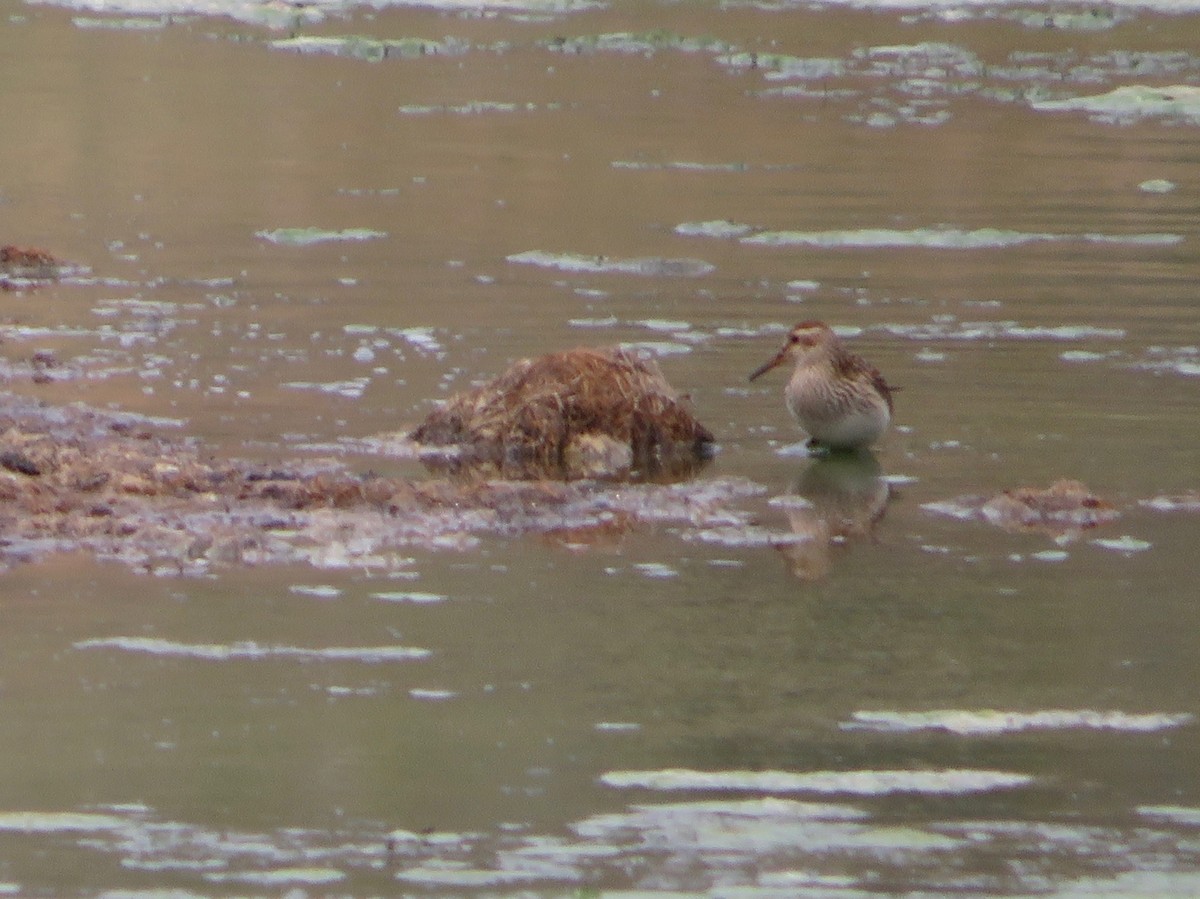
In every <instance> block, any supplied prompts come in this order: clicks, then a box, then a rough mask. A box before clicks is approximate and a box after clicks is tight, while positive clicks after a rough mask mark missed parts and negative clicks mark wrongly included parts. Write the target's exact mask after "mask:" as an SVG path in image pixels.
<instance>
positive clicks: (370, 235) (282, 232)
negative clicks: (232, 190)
mask: <svg viewBox="0 0 1200 899" xmlns="http://www.w3.org/2000/svg"><path fill="white" fill-rule="evenodd" d="M254 236H255V237H259V238H262V239H263V240H265V241H267V242H268V243H274V244H280V245H281V246H287V247H307V246H311V245H312V244H317V243H331V242H336V241H351V242H353V241H363V240H377V239H379V238H381V237H387V232H386V231H372V230H371V229H370V228H344V229H343V230H341V231H329V230H326V229H324V228H276V229H275V230H274V231H266V230H264V231H255V232H254Z"/></svg>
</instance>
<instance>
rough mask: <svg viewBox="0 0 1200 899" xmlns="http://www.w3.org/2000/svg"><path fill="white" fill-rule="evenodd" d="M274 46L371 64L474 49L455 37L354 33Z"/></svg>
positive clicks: (293, 40)
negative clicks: (380, 35) (383, 35)
mask: <svg viewBox="0 0 1200 899" xmlns="http://www.w3.org/2000/svg"><path fill="white" fill-rule="evenodd" d="M270 46H271V48H272V49H275V50H287V51H290V52H293V53H301V54H305V55H313V54H315V55H324V56H344V57H346V58H348V59H362V60H366V61H368V62H379V61H381V60H384V59H414V58H419V57H422V56H458V55H461V54H463V53H466V52H467V51H468V50H470V49H471V45H470V44H468V43H467V42H466V41H462V40H459V39H457V38H452V37H448V38H444V39H443V40H440V41H439V40H431V39H429V38H421V37H402V38H372V37H364V36H362V35H353V34H351V35H333V36H327V37H318V36H300V37H290V38H283V39H280V40H275V41H271V43H270Z"/></svg>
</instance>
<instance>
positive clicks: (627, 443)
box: [409, 348, 713, 479]
mask: <svg viewBox="0 0 1200 899" xmlns="http://www.w3.org/2000/svg"><path fill="white" fill-rule="evenodd" d="M409 436H410V438H411V439H412V440H414V441H416V442H417V443H421V444H424V445H426V446H428V447H443V448H444V447H450V448H452V450H453V451H452V453H450V454H447V453H445V452H441V453H431V454H429V455H428V457H426V460H427V462H429V463H430V464H432V465H434V467H449V468H452V469H455V468H468V469H472V468H478V467H481V466H482V467H485V468H486V467H491V468H495V469H496V470H497V471H498V472H499V473H500V474H502V475H503V476H505V477H520V478H538V477H561V478H567V479H571V478H577V477H589V476H592V477H595V476H600V477H614V476H620V475H623V474H628V473H629V472H630V471H631V470H636V471H639V472H642V473H650V474H657V473H661V472H664V471H667V472H672V471H675V470H676V469H678V468H680V467H687V466H688V465H690V466H692V467H694V466H695V465H696V464H697V463H698V462H699V461H701V460H703V459H704V458H705V457H706V455H707V449H708V448H709V447H710V446H711V444H712V441H713V435H712V432H711V431H709V430H708V428H706V427H704V425H702V424H700V422H699V421H697V420H696V417H695V416H694V415H693V414H692V412H691V410H690V409H689V408H688V407H687V404H686V403H685V402H684V400H683V399H682V398H681V397H680V396H679V395H678V394H677V393H676V392H675V391H674V390H673V389H672V388H671V385H670V384H669V383H667V379H666V378H665V377H664V376H663V374H662V371H661V370H660V369H659V367H658V364H657V363H656V362H654V360H653V359H650V358H646V357H643V356H641V355H639V354H636V353H634V352H632V351H629V350H624V349H621V348H604V349H590V348H579V349H574V350H568V351H566V352H561V353H551V354H549V355H546V356H539V357H538V358H536V359H522V360H520V361H519V362H516V363H514V364H513V365H512V366H511V367H510V368H509V369H508V370H507V371H505V372H504V373H503V374H501V375H500V376H498V377H496V378H495V379H493V380H492V381H489V382H488V383H486V384H484V385H482V386H480V387H477V388H475V389H473V390H469V391H466V392H463V393H459V394H456V395H455V396H453V397H451V398H450V399H449V400H448V401H447V402H446V403H445V404H444V405H443V406H441V407H440V408H438V409H435V410H434V411H433V412H432V413H430V415H429V416H428V417H427V418H426V419H425V421H424V423H423V424H421V426H420V427H418V428H417V429H416V430H415V431H413V432H412V434H410V435H409Z"/></svg>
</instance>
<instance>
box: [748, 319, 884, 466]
mask: <svg viewBox="0 0 1200 899" xmlns="http://www.w3.org/2000/svg"><path fill="white" fill-rule="evenodd" d="M785 362H790V363H792V365H793V366H794V368H793V370H792V376H791V378H790V379H789V380H788V383H787V387H786V388H784V399H785V401H786V402H787V407H788V409H789V410H790V411H791V413H792V415H793V417H795V419H796V421H797V422H798V423H799V425H800V427H801V428H803V429H804V431H805V432H806V433H807V434H808V436H809V440H808V447H809V449H811V450H817V451H845V450H860V449H865V448H866V447H868V446H870V445H871V444H872V443H874V442H875V441H876V440H878V439H879V438H880V437H881V436H882V435H883V432H884V431H886V430H887V427H888V425H889V424H890V423H891V420H892V392H893V391H894V390H896V389H897V388H894V387H891V386H889V385H888V382H887V381H885V380H884V378H883V375H881V374H880V373H879V369H877V368H875V366H873V365H871V364H870V363H869V362H867V360H865V359H863V358H862V357H861V356H859V355H857V354H855V353H852V352H851V351H850V350H849V349H847V348H846V345H845V344H844V343H842V340H841V338H839V337H838V336H837V335H836V334H835V333H833V329H832V328H831V327H829V325H827V324H825V323H824V322H819V321H813V320H810V321H803V322H800V324H798V325H796V327H794V328H792V330H791V331H790V332H788V336H787V342H786V343H784V345H783V349H781V350H780V351H779V352H778V353H776V354H775V356H774V357H773V358H772V359H770V360H769V361H768V362H766V363H764V364H763V365H761V366H759V367H758V368H757V369H755V371H754V372H753V373H752V374H751V375H750V380H751V381H753V380H755V379H756V378H758V377H760V376H762V375H764V374H766V373H767V372H768V371H770V370H771V369H773V368H775V367H777V366H779V365H783V364H784V363H785Z"/></svg>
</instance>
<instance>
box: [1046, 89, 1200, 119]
mask: <svg viewBox="0 0 1200 899" xmlns="http://www.w3.org/2000/svg"><path fill="white" fill-rule="evenodd" d="M1030 105H1031V106H1032V107H1033V108H1034V109H1036V110H1037V111H1038V112H1086V113H1089V114H1090V115H1091V116H1092V117H1093V118H1097V119H1099V120H1101V121H1106V122H1113V123H1117V124H1125V123H1128V122H1134V121H1137V120H1139V119H1143V118H1159V119H1164V120H1167V121H1172V122H1179V123H1184V124H1190V125H1200V87H1193V86H1192V85H1189V84H1175V85H1170V86H1168V87H1149V86H1147V85H1142V84H1130V85H1126V86H1124V87H1118V88H1115V89H1114V90H1111V91H1109V92H1108V93H1106V94H1096V95H1093V96H1086V97H1069V98H1066V99H1061V100H1034V101H1033V102H1032V103H1031V104H1030Z"/></svg>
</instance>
